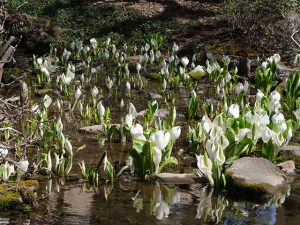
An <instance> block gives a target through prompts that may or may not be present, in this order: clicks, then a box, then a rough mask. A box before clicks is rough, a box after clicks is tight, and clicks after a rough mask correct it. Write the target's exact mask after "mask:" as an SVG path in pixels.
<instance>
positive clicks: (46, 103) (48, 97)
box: [43, 95, 52, 109]
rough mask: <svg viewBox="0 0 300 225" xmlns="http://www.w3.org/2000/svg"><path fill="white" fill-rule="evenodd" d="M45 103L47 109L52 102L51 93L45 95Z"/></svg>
mask: <svg viewBox="0 0 300 225" xmlns="http://www.w3.org/2000/svg"><path fill="white" fill-rule="evenodd" d="M43 103H44V107H45V108H46V109H48V108H49V106H50V105H51V103H52V98H51V97H50V96H49V95H45V96H44V99H43Z"/></svg>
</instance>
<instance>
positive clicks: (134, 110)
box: [128, 103, 137, 119]
mask: <svg viewBox="0 0 300 225" xmlns="http://www.w3.org/2000/svg"><path fill="white" fill-rule="evenodd" d="M128 113H129V114H131V115H132V117H133V119H135V118H136V115H137V112H136V109H135V107H134V105H133V104H132V103H129V109H128Z"/></svg>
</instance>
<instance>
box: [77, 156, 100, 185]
mask: <svg viewBox="0 0 300 225" xmlns="http://www.w3.org/2000/svg"><path fill="white" fill-rule="evenodd" d="M78 165H79V167H80V169H81V173H82V176H83V179H84V180H85V181H87V182H88V183H90V184H93V185H95V186H97V185H98V182H99V174H98V172H97V171H96V170H95V169H94V168H93V167H92V166H90V165H86V164H85V162H84V160H82V161H81V163H78Z"/></svg>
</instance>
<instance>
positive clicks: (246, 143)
mask: <svg viewBox="0 0 300 225" xmlns="http://www.w3.org/2000/svg"><path fill="white" fill-rule="evenodd" d="M251 145H252V140H251V139H250V138H245V139H243V140H242V141H241V142H239V143H238V144H237V146H236V149H235V156H240V155H241V154H243V153H244V152H246V151H247V150H248V149H249V148H250V147H251Z"/></svg>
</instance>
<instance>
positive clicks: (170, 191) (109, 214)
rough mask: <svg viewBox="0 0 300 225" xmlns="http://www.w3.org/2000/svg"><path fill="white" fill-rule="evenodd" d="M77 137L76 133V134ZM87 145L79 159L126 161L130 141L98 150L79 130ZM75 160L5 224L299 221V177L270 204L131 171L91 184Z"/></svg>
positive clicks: (7, 214)
mask: <svg viewBox="0 0 300 225" xmlns="http://www.w3.org/2000/svg"><path fill="white" fill-rule="evenodd" d="M74 139H75V137H74ZM83 141H84V143H85V144H86V148H85V149H84V150H82V151H80V152H79V153H78V155H77V156H76V158H77V159H80V160H82V159H84V160H85V161H86V162H89V163H91V164H94V165H95V164H97V160H98V158H99V157H100V155H101V153H102V152H103V151H104V150H106V151H108V152H109V158H110V160H111V161H112V162H116V161H119V162H122V161H124V160H125V159H126V157H127V151H128V148H129V146H126V145H122V144H119V143H111V144H106V145H104V146H103V148H102V149H99V145H98V142H97V139H96V137H91V135H78V136H77V143H81V144H82V143H83ZM79 177H80V169H79V167H78V166H77V165H76V164H75V163H74V167H73V169H72V172H71V174H70V176H69V178H65V179H62V178H61V179H51V180H48V181H44V182H41V186H42V188H41V190H40V192H39V194H38V195H39V200H38V202H37V205H36V207H35V209H34V210H33V211H31V212H27V213H26V212H18V211H13V210H5V211H1V212H0V224H70V225H71V224H120V225H121V224H124V225H125V224H149V225H150V224H176V225H177V224H178V225H184V224H186V225H188V224H226V225H229V224H270V225H271V224H279V225H284V224H289V225H293V224H295V225H297V224H299V221H300V214H299V211H300V179H299V178H296V179H295V181H294V182H293V183H292V184H291V186H290V189H289V190H286V192H285V193H282V195H278V196H275V197H274V199H272V201H270V202H267V203H264V204H262V203H260V204H255V203H250V202H245V201H243V200H238V201H237V200H232V199H229V198H226V196H225V195H224V194H218V195H217V194H215V193H212V190H208V189H207V188H206V187H202V186H201V185H200V184H192V185H167V184H159V183H153V182H152V183H145V182H142V181H134V180H131V179H130V178H126V176H125V177H124V178H122V179H120V180H119V181H118V182H116V183H114V184H113V185H112V184H110V183H105V184H103V183H102V184H101V185H99V186H98V187H91V186H89V185H87V184H85V183H82V182H81V181H80V180H79Z"/></svg>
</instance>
